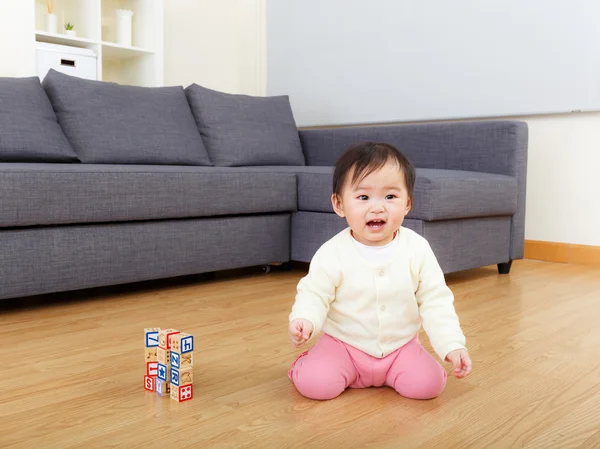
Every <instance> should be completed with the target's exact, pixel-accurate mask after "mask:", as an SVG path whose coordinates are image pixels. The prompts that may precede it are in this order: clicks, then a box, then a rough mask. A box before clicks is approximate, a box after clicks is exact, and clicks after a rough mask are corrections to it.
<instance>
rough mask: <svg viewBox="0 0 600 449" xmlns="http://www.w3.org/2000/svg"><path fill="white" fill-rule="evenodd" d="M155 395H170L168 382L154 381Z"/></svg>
mask: <svg viewBox="0 0 600 449" xmlns="http://www.w3.org/2000/svg"><path fill="white" fill-rule="evenodd" d="M156 393H158V395H159V396H168V395H169V394H170V393H171V385H170V384H169V382H164V381H162V380H160V379H156Z"/></svg>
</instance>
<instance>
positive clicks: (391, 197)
mask: <svg viewBox="0 0 600 449" xmlns="http://www.w3.org/2000/svg"><path fill="white" fill-rule="evenodd" d="M394 198H396V195H387V196H386V197H385V199H386V200H393V199H394Z"/></svg>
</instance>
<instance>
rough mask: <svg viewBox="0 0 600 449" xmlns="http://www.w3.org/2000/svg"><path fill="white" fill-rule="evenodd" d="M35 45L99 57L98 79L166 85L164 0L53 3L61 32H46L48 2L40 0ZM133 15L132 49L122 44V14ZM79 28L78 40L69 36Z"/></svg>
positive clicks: (138, 84) (142, 84)
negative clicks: (120, 11) (79, 50)
mask: <svg viewBox="0 0 600 449" xmlns="http://www.w3.org/2000/svg"><path fill="white" fill-rule="evenodd" d="M35 2H36V3H35V5H36V8H35V40H36V41H37V42H48V43H52V44H60V45H67V46H71V47H79V48H87V49H90V50H93V51H94V52H95V53H96V55H97V79H98V80H102V81H112V82H116V83H119V84H129V85H137V86H146V87H158V86H162V85H163V0H53V1H52V6H53V7H54V9H53V13H54V14H56V15H57V16H58V32H57V33H49V32H48V31H47V30H46V14H47V2H46V0H35ZM117 9H129V10H131V11H133V20H132V42H131V46H123V45H120V44H118V43H117V42H116V10H117ZM67 22H70V23H71V24H74V25H75V27H74V30H75V32H76V37H72V36H68V35H67V34H66V33H65V28H64V24H65V23H67Z"/></svg>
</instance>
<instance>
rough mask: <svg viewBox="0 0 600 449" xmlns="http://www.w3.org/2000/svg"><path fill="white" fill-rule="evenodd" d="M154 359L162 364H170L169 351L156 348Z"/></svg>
mask: <svg viewBox="0 0 600 449" xmlns="http://www.w3.org/2000/svg"><path fill="white" fill-rule="evenodd" d="M156 360H158V362H159V363H162V364H163V365H167V366H169V365H170V364H171V351H170V350H168V349H163V348H156Z"/></svg>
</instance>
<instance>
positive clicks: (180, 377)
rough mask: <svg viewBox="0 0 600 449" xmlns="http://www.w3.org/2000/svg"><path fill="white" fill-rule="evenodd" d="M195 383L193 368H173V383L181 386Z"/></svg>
mask: <svg viewBox="0 0 600 449" xmlns="http://www.w3.org/2000/svg"><path fill="white" fill-rule="evenodd" d="M193 383H194V376H193V373H192V368H186V369H175V368H171V385H175V386H176V387H181V386H183V385H190V384H193Z"/></svg>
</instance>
